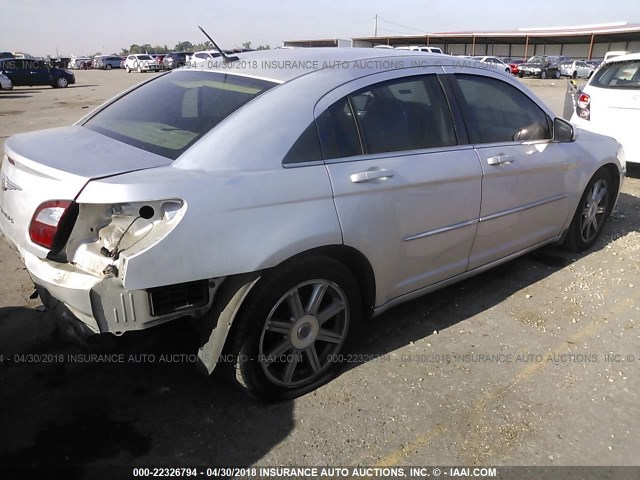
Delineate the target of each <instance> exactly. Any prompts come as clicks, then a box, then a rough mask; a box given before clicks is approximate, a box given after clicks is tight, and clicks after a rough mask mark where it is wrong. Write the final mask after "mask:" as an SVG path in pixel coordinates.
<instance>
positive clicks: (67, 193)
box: [0, 125, 172, 258]
mask: <svg viewBox="0 0 640 480" xmlns="http://www.w3.org/2000/svg"><path fill="white" fill-rule="evenodd" d="M171 162H172V160H171V159H169V158H165V157H162V156H159V155H156V154H154V153H150V152H147V151H145V150H141V149H139V148H136V147H133V146H130V145H127V144H125V143H122V142H119V141H117V140H114V139H112V138H109V137H106V136H104V135H101V134H99V133H96V132H93V131H91V130H89V129H87V128H84V127H81V126H79V125H73V126H70V127H60V128H53V129H48V130H41V131H37V132H31V133H24V134H19V135H15V136H12V137H11V138H9V139H8V140H7V142H6V144H5V156H4V157H3V161H2V170H1V172H0V180H1V188H0V231H1V232H2V233H3V234H4V235H5V236H6V237H7V239H8V240H9V243H10V244H12V245H13V246H15V247H17V248H18V250H23V249H24V250H27V251H29V252H31V253H33V254H35V255H36V256H38V257H40V258H44V257H46V255H47V253H48V250H47V249H45V248H43V247H40V246H38V245H36V244H34V243H33V242H31V240H30V238H29V224H30V223H31V218H32V217H33V214H34V212H35V210H36V208H37V207H38V206H39V205H40V204H42V203H43V202H46V201H49V200H75V199H76V197H77V196H78V194H79V193H80V192H81V191H82V189H83V188H84V186H85V185H86V184H87V183H88V182H89V181H91V180H93V179H98V178H105V177H110V176H114V175H119V174H122V173H127V172H132V171H135V170H143V169H148V168H155V167H160V166H166V165H169V164H170V163H171Z"/></svg>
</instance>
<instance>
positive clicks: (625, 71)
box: [590, 60, 640, 89]
mask: <svg viewBox="0 0 640 480" xmlns="http://www.w3.org/2000/svg"><path fill="white" fill-rule="evenodd" d="M590 84H591V85H593V86H596V87H602V88H622V89H624V88H634V89H636V88H640V60H627V61H619V62H611V63H605V64H604V65H602V66H601V67H600V70H598V71H597V72H596V73H595V75H594V77H593V79H592V80H591V82H590Z"/></svg>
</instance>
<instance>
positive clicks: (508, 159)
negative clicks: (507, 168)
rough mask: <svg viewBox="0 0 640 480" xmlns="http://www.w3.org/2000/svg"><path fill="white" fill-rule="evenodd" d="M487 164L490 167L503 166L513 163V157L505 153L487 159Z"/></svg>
mask: <svg viewBox="0 0 640 480" xmlns="http://www.w3.org/2000/svg"><path fill="white" fill-rule="evenodd" d="M487 163H488V164H489V165H493V166H495V165H503V164H507V163H513V157H512V156H511V155H507V154H505V153H499V154H498V155H496V156H494V157H489V158H487Z"/></svg>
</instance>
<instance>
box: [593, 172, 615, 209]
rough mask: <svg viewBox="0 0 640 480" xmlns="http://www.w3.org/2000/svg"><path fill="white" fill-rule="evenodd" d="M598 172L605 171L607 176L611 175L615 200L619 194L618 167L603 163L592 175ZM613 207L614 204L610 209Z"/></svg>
mask: <svg viewBox="0 0 640 480" xmlns="http://www.w3.org/2000/svg"><path fill="white" fill-rule="evenodd" d="M600 170H605V171H606V172H607V173H608V174H609V175H611V178H612V179H613V185H614V187H615V198H616V199H617V198H618V195H619V194H620V170H619V169H618V166H617V165H615V164H614V163H605V164H604V165H603V166H602V167H600V168H599V169H598V170H597V171H596V172H595V173H594V175H595V174H596V173H598V171H600ZM613 205H615V202H614V203H613V204H612V206H611V208H613Z"/></svg>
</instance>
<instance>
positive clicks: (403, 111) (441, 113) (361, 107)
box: [351, 75, 457, 153]
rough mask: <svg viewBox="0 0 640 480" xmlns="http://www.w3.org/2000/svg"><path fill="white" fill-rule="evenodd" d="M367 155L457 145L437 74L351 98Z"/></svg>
mask: <svg viewBox="0 0 640 480" xmlns="http://www.w3.org/2000/svg"><path fill="white" fill-rule="evenodd" d="M351 103H352V105H354V106H355V108H356V110H357V116H356V117H357V121H358V125H359V128H360V133H361V135H362V140H363V144H364V149H365V152H366V153H384V152H397V151H405V150H419V149H423V148H434V147H445V146H450V145H455V144H456V143H457V141H456V136H455V132H454V127H453V121H452V119H451V114H450V112H449V107H448V105H447V102H446V99H445V96H444V93H443V92H442V88H441V87H440V82H439V81H438V78H437V77H436V75H422V76H416V77H409V78H402V79H397V80H392V81H388V82H384V83H380V84H377V85H375V86H373V87H368V88H366V89H363V90H360V91H359V92H356V93H354V94H353V95H351Z"/></svg>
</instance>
